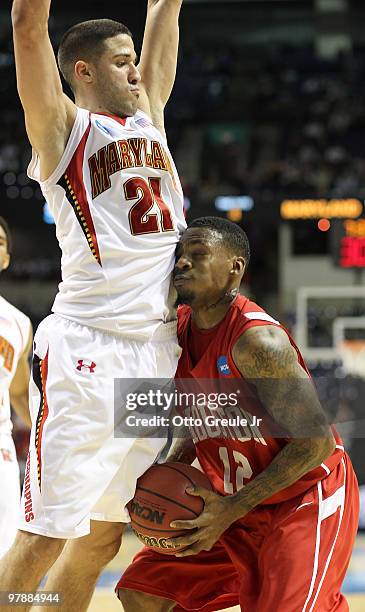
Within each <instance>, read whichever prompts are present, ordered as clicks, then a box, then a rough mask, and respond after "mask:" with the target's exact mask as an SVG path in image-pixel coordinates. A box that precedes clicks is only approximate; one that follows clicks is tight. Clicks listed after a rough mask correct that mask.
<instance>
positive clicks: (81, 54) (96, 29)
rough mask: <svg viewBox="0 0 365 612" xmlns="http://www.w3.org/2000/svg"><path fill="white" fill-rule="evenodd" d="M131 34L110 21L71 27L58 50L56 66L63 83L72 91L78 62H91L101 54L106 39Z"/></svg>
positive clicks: (83, 22) (85, 22)
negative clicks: (63, 80) (75, 67)
mask: <svg viewBox="0 0 365 612" xmlns="http://www.w3.org/2000/svg"><path fill="white" fill-rule="evenodd" d="M118 34H127V36H130V37H131V38H132V34H131V32H130V30H129V29H128V28H127V26H125V25H123V23H120V22H119V21H113V20H112V19H90V20H89V21H82V22H81V23H77V24H76V25H74V26H72V27H71V28H70V29H69V30H67V32H65V34H64V35H63V36H62V40H61V42H60V46H59V48H58V54H57V59H58V65H59V68H60V70H61V73H62V76H63V78H64V79H65V81H66V82H67V83H68V84H69V86H70V87H71V89H73V79H72V77H73V72H74V66H75V63H76V62H77V61H78V60H81V59H82V60H85V61H93V60H95V59H96V58H97V57H98V56H100V55H102V53H103V50H104V49H103V45H104V42H105V40H107V38H113V37H114V36H118Z"/></svg>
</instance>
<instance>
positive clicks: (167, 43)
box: [139, 0, 183, 131]
mask: <svg viewBox="0 0 365 612" xmlns="http://www.w3.org/2000/svg"><path fill="white" fill-rule="evenodd" d="M182 1H183V0H148V8H147V19H146V27H145V33H144V38H143V45H142V51H141V61H140V64H139V70H140V73H141V77H142V86H143V94H144V95H143V94H142V95H141V99H140V108H141V110H144V111H147V112H149V114H150V115H151V117H152V119H153V122H154V124H155V126H156V127H158V128H159V129H160V130H161V131H163V130H164V127H163V125H164V123H163V111H164V107H165V105H166V103H167V101H168V99H169V97H170V94H171V91H172V88H173V85H174V81H175V75H176V65H177V53H178V45H179V14H180V9H181V5H182Z"/></svg>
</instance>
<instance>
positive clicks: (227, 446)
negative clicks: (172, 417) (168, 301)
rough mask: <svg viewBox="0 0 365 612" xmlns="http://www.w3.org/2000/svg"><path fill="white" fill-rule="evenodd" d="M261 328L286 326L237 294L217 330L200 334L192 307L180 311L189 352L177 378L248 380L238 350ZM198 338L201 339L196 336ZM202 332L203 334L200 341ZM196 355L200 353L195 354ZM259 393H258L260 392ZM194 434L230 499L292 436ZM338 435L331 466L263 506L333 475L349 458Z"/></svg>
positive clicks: (199, 430) (254, 430)
mask: <svg viewBox="0 0 365 612" xmlns="http://www.w3.org/2000/svg"><path fill="white" fill-rule="evenodd" d="M260 325H276V326H277V327H282V326H281V325H280V323H279V322H278V321H276V320H275V319H273V318H272V317H270V316H269V315H268V314H267V313H266V312H265V311H264V310H263V309H262V308H260V307H259V306H258V305H257V304H255V303H254V302H251V301H250V300H249V299H247V298H246V297H244V296H243V295H238V296H237V298H236V299H235V300H234V302H233V303H232V305H231V306H230V308H229V310H228V312H227V314H226V316H225V317H224V319H223V320H222V321H221V322H220V323H219V324H218V325H217V326H216V327H215V328H214V330H202V331H201V332H200V331H199V330H197V329H196V328H195V331H194V325H193V324H192V321H191V309H190V307H188V306H182V307H180V308H179V310H178V336H179V342H180V345H181V347H182V349H183V352H182V355H181V357H180V361H179V365H178V369H177V373H176V377H177V378H185V379H187V378H195V379H212V378H214V379H218V378H221V379H223V378H224V379H227V378H242V376H241V374H240V372H239V371H238V369H237V367H236V365H235V363H234V361H233V357H232V349H233V347H234V345H235V344H236V342H237V340H238V339H239V338H240V336H242V334H244V333H245V332H246V331H247V330H248V329H250V328H251V327H255V326H256V327H257V326H260ZM282 329H284V331H285V332H286V333H287V335H288V338H289V340H290V342H291V344H292V346H293V347H294V348H295V350H296V352H297V355H298V361H299V363H300V365H301V366H302V367H303V369H304V370H305V371H306V372H307V373H308V370H307V367H306V365H305V363H304V360H303V357H302V356H301V354H300V351H299V349H298V347H297V346H296V345H295V343H294V341H293V340H292V338H291V337H290V335H289V333H288V332H287V330H285V328H282ZM194 334H195V335H197V336H198V337H197V338H196V337H194ZM199 334H201V335H200V337H199ZM204 335H205V338H204ZM209 338H210V342H209ZM194 341H195V342H194ZM199 344H200V347H202V346H203V347H204V348H203V352H202V351H201V350H200V354H199V357H198V360H196V351H195V350H194V347H196V348H197V349H198V348H199ZM191 352H193V353H195V355H194V356H192V355H191ZM194 357H195V359H194ZM308 376H309V373H308ZM253 393H254V394H255V392H253ZM255 395H256V398H255V404H256V406H257V408H258V412H259V413H261V414H266V420H267V421H270V420H271V417H270V415H269V414H268V413H267V412H266V411H265V409H264V407H263V406H262V404H261V402H260V400H259V398H258V396H257V394H255ZM251 402H252V398H251V399H250V405H251V406H252V403H251ZM250 405H249V406H247V413H248V414H250ZM242 408H243V409H244V411H245V412H246V410H245V406H242V404H241V409H242ZM288 409H289V408H288ZM208 413H209V410H208V409H207V407H206V406H200V407H198V408H197V407H195V408H194V417H200V418H201V420H202V421H203V422H205V421H206V417H207V415H208ZM191 434H192V437H193V439H194V443H195V446H196V452H197V458H198V460H199V462H200V464H201V466H202V468H203V470H204V471H205V473H206V474H207V475H208V477H209V479H210V481H211V483H212V485H213V487H214V488H215V489H216V490H217V491H218V492H219V493H222V494H226V495H230V494H233V493H235V492H236V491H238V490H239V489H240V488H242V487H243V486H244V485H246V484H247V483H248V482H250V481H251V480H252V479H254V478H255V477H256V476H257V475H258V474H260V473H261V472H262V471H263V470H264V469H265V468H267V467H268V465H269V464H270V463H271V462H272V461H273V459H274V458H275V456H276V455H277V454H278V453H279V452H280V451H281V449H282V448H283V447H284V446H285V445H286V444H287V443H288V438H273V437H270V436H266V437H265V433H263V432H262V431H260V428H259V427H258V426H255V427H251V429H250V435H248V436H247V437H243V438H242V437H241V436H234V435H233V436H232V437H229V435H228V436H227V429H226V430H225V431H224V433H223V432H222V435H221V437H220V436H219V432H217V430H216V428H215V430H214V431H212V429H211V428H209V427H206V426H204V425H203V426H200V427H194V425H192V427H191ZM333 434H334V436H335V439H336V448H335V450H334V451H333V453H332V455H331V456H330V457H328V459H326V462H325V463H322V464H321V465H320V466H319V467H318V468H315V469H313V470H311V471H310V472H308V473H307V474H305V475H304V476H302V478H300V479H299V480H298V481H297V482H295V483H294V484H292V485H291V486H290V487H287V488H286V489H283V490H281V491H279V492H278V493H276V494H275V495H273V496H272V497H270V498H268V499H266V500H265V501H264V502H262V503H264V504H275V503H278V502H283V501H286V500H288V499H291V498H293V497H296V496H297V495H299V494H301V493H303V492H304V491H306V490H307V489H309V488H310V487H312V486H313V485H314V484H315V483H317V482H318V481H319V480H322V479H323V478H325V477H326V476H327V475H328V474H330V473H331V472H332V471H333V470H334V469H335V467H336V466H337V465H338V463H339V462H340V461H341V459H342V456H343V454H344V447H343V443H342V441H341V438H340V437H339V436H338V433H337V432H336V430H335V429H334V428H333Z"/></svg>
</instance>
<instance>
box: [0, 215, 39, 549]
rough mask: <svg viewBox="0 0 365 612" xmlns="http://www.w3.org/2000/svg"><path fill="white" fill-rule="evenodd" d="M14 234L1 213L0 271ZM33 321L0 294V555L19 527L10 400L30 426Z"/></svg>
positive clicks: (18, 487) (18, 497)
mask: <svg viewBox="0 0 365 612" xmlns="http://www.w3.org/2000/svg"><path fill="white" fill-rule="evenodd" d="M10 255H11V235H10V230H9V227H8V225H7V223H6V221H5V219H3V218H2V217H0V272H2V271H3V270H6V269H7V267H8V266H9V263H10ZM31 346H32V325H31V322H30V321H29V319H28V317H26V316H25V314H23V313H22V312H20V310H18V309H17V308H15V306H12V304H9V302H8V301H7V300H5V299H4V298H3V297H1V296H0V490H1V495H0V558H1V557H2V556H3V555H4V554H5V553H6V551H7V550H8V549H9V548H10V546H11V545H12V543H13V541H14V539H15V536H16V532H17V527H18V513H19V503H20V483H19V466H18V462H17V458H16V451H15V446H14V442H13V438H12V435H11V432H12V429H13V424H12V422H11V418H10V404H11V405H12V406H13V408H14V410H15V411H16V413H17V414H18V415H19V416H20V418H21V419H22V421H23V422H24V423H25V425H27V426H28V427H30V416H29V406H28V385H29V375H30V372H29V363H28V357H29V352H30V348H31Z"/></svg>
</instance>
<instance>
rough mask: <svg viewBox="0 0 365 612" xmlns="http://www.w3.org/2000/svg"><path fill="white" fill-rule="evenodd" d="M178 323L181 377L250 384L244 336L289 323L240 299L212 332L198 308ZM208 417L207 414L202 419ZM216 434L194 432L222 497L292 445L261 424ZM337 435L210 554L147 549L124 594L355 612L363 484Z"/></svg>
mask: <svg viewBox="0 0 365 612" xmlns="http://www.w3.org/2000/svg"><path fill="white" fill-rule="evenodd" d="M178 316H179V327H178V329H179V332H178V335H179V340H180V344H181V346H182V348H183V353H182V355H181V358H180V361H179V366H178V371H177V376H178V377H179V378H185V379H186V378H197V379H199V378H206V379H207V378H215V379H218V378H238V377H241V374H240V373H239V371H238V370H237V368H236V365H235V363H234V361H233V358H232V349H233V347H234V345H235V344H236V342H237V340H238V339H239V338H240V336H242V334H244V333H245V331H246V330H247V329H249V328H251V327H254V326H259V325H277V326H280V324H279V323H278V322H277V321H275V320H274V319H273V318H272V317H270V316H269V315H267V314H266V313H265V312H264V311H263V310H262V309H261V308H259V307H258V306H257V305H256V304H254V303H253V302H251V301H249V300H248V299H247V298H245V297H243V296H240V295H239V296H238V297H237V298H236V300H235V301H234V302H233V303H232V305H231V307H230V309H229V311H228V313H227V315H226V317H225V318H224V320H223V321H221V322H220V323H219V324H218V325H217V326H216V327H215V328H213V329H210V330H199V329H197V328H196V327H195V326H194V324H193V323H192V321H191V310H190V308H189V307H186V306H185V307H182V308H181V309H179V314H178ZM289 339H290V342H291V343H292V345H293V347H294V348H295V349H296V351H297V354H298V360H299V363H300V364H301V365H302V367H303V368H304V369H306V367H305V364H304V361H303V359H302V357H301V355H300V352H299V349H298V348H297V347H296V346H295V344H294V342H293V340H292V339H291V338H290V336H289ZM251 406H252V404H251ZM256 408H260V402H259V399H258V398H257V403H256ZM249 409H250V407H248V411H249ZM261 409H262V410H263V407H262V406H261ZM206 410H207V409H206V408H205V407H204V408H200V417H203V418H202V419H201V420H203V422H204V416H205V414H206V412H205V411H206ZM195 416H198V415H197V414H196V415H195ZM267 417H268V418H269V415H267ZM208 429H209V428H206V432H204V427H203V428H202V427H201V426H199V427H197V428H195V427H194V426H193V427H192V430H191V433H192V437H193V439H194V442H195V446H196V452H197V457H198V459H199V462H200V464H201V466H202V468H203V470H204V471H205V472H206V474H207V475H208V477H209V479H210V481H211V483H212V485H213V487H214V489H215V490H216V491H218V492H219V493H221V494H223V495H227V494H232V493H235V492H236V491H237V490H238V489H240V488H241V487H242V486H245V484H247V483H248V482H250V481H251V480H252V479H253V478H255V476H257V475H258V474H259V473H260V472H262V471H263V470H264V469H265V468H266V467H267V466H268V465H269V464H270V463H271V462H272V460H273V459H274V457H275V456H276V455H277V454H278V453H279V452H280V450H281V449H282V448H283V447H284V446H285V445H286V444H287V439H285V438H272V437H267V438H265V437H264V436H263V434H262V432H260V428H259V427H257V426H255V428H254V431H253V436H251V437H247V438H245V439H244V440H242V439H237V438H236V439H234V437H233V436H232V438H230V437H223V435H222V437H219V435H217V432H214V434H213V435H211V434H212V432H209V431H208ZM205 433H206V435H205ZM224 435H225V436H227V431H225V434H224ZM334 435H335V438H336V448H335V450H334V452H333V454H332V455H331V456H330V457H329V458H328V459H327V460H326V462H325V463H323V464H322V465H321V466H320V467H319V468H317V469H315V470H312V471H311V472H309V473H308V474H306V475H305V476H303V477H302V478H301V479H299V480H298V481H297V482H296V483H294V484H293V485H291V486H290V487H288V488H286V489H284V490H282V491H280V492H278V493H277V494H275V495H274V496H272V497H271V498H270V499H267V500H265V502H263V503H262V504H260V505H259V506H257V507H256V508H255V509H254V510H252V511H251V512H249V513H248V514H247V515H246V516H245V517H243V518H242V519H240V520H238V521H236V522H235V523H234V524H233V525H232V526H231V527H230V528H229V529H228V530H227V531H226V532H225V533H224V534H223V536H222V537H221V539H220V540H219V541H218V542H217V544H216V545H215V546H214V547H213V548H212V550H211V551H209V552H202V553H199V554H198V555H194V556H191V557H185V558H180V559H177V558H175V557H173V556H167V555H164V556H162V555H159V554H158V553H154V552H153V551H152V550H151V549H147V548H145V549H143V550H142V552H141V553H139V555H137V557H136V558H135V560H134V562H133V563H132V565H131V566H130V567H129V568H128V569H127V571H126V572H125V574H124V575H123V576H122V578H121V580H120V582H119V584H118V588H128V589H135V590H140V591H144V592H146V593H150V594H151V595H156V596H159V597H166V598H168V599H172V600H174V601H176V602H177V605H176V607H175V610H179V611H180V610H196V609H198V610H200V611H204V612H208V611H211V610H219V609H223V608H226V607H228V606H232V605H236V604H238V603H240V605H241V609H242V610H244V611H246V610H247V611H248V610H249V611H250V612H272V611H273V610H280V612H298V611H301V612H310V611H312V610H316V611H318V612H327V611H328V612H329V611H334V610H341V611H342V610H348V604H347V602H346V600H345V598H344V597H343V595H342V594H341V592H340V589H341V584H342V581H343V578H344V575H345V572H346V569H347V566H348V563H349V560H350V556H351V552H352V547H353V542H354V538H355V535H356V530H357V519H358V487H357V482H356V477H355V474H354V472H353V468H352V465H351V462H350V460H349V458H348V456H347V455H346V453H345V451H344V448H343V445H342V442H341V439H340V438H339V436H338V434H337V433H336V431H335V430H334ZM161 557H162V558H161ZM172 585H173V586H172ZM180 585H181V587H180Z"/></svg>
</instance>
